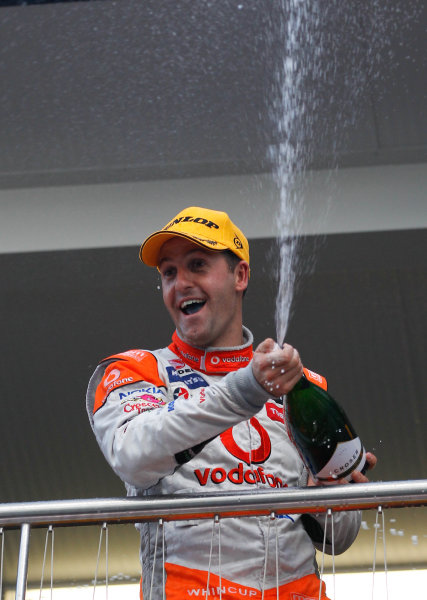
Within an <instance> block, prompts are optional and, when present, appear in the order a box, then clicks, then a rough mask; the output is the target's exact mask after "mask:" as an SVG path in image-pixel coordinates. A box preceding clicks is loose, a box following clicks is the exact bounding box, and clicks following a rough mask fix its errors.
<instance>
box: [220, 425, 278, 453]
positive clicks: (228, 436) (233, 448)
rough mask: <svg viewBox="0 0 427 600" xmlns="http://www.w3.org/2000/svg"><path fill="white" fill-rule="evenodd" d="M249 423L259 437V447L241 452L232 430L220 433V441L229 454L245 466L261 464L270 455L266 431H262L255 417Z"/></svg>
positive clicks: (241, 449) (269, 444) (269, 442)
mask: <svg viewBox="0 0 427 600" xmlns="http://www.w3.org/2000/svg"><path fill="white" fill-rule="evenodd" d="M249 423H250V425H251V427H253V428H254V429H255V430H256V431H257V432H258V434H259V436H260V445H259V446H258V448H255V449H251V450H243V448H241V447H240V446H239V445H238V444H237V442H236V440H235V439H234V437H233V428H231V429H227V431H224V433H221V435H220V439H221V442H222V443H223V444H224V446H225V447H226V448H227V450H228V451H229V452H230V454H232V455H233V456H235V457H236V458H238V459H239V460H242V461H244V462H245V463H246V464H247V465H251V464H254V463H262V462H264V461H266V460H267V458H268V457H269V456H270V453H271V440H270V436H269V435H268V431H267V430H266V429H264V427H263V426H262V425H261V423H260V422H259V421H258V419H257V418H256V417H252V418H251V420H250V421H249Z"/></svg>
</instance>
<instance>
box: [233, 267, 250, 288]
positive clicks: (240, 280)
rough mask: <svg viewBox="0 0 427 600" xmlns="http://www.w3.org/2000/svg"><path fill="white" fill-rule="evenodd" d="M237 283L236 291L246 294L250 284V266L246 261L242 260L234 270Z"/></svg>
mask: <svg viewBox="0 0 427 600" xmlns="http://www.w3.org/2000/svg"><path fill="white" fill-rule="evenodd" d="M234 276H235V281H236V290H237V291H238V292H244V291H245V290H246V288H247V287H248V284H249V265H248V263H247V262H246V261H245V260H241V261H240V262H239V264H237V265H236V268H235V269H234Z"/></svg>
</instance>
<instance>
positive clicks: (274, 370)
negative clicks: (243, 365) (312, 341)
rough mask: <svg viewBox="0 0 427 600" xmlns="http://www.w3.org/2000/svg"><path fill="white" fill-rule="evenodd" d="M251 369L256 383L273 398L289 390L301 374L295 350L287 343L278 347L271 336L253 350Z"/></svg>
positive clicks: (298, 358) (301, 369) (300, 364)
mask: <svg viewBox="0 0 427 600" xmlns="http://www.w3.org/2000/svg"><path fill="white" fill-rule="evenodd" d="M252 371H253V374H254V376H255V379H256V380H257V381H258V383H259V384H260V385H261V386H262V387H263V388H264V389H265V390H266V391H267V392H270V393H271V395H272V396H273V397H275V398H278V397H279V396H283V395H285V394H287V393H288V392H290V391H291V389H292V388H293V387H294V386H295V384H296V383H297V382H298V381H299V380H300V379H301V377H302V375H303V368H302V363H301V359H300V356H299V354H298V352H297V350H295V348H293V347H292V346H290V345H289V344H283V347H282V348H280V346H279V345H278V344H277V343H276V342H275V341H274V340H273V339H271V338H268V339H266V340H264V341H263V342H261V344H260V345H259V346H258V347H257V349H256V350H255V352H254V356H253V360H252Z"/></svg>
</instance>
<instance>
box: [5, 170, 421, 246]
mask: <svg viewBox="0 0 427 600" xmlns="http://www.w3.org/2000/svg"><path fill="white" fill-rule="evenodd" d="M426 167H427V165H426V164H413V165H393V166H384V167H367V168H352V169H341V170H338V171H336V172H333V173H331V172H326V171H316V172H311V173H308V174H307V175H306V176H305V178H304V182H305V185H304V189H305V192H304V193H302V194H301V195H302V196H303V195H304V204H305V217H304V225H303V229H302V231H301V233H307V234H314V233H339V232H352V231H377V230H378V231H380V230H393V229H413V228H425V227H427V168H426ZM278 198H279V195H278V191H277V188H276V186H275V185H274V183H273V180H272V177H271V176H270V175H252V176H233V177H213V178H205V179H202V178H201V179H180V180H162V181H144V182H136V183H118V184H108V185H103V184H100V185H82V186H72V187H71V186H70V187H47V188H31V189H10V190H0V252H2V253H6V252H31V251H37V250H58V249H60V250H62V249H75V248H96V247H108V246H129V245H136V244H139V243H140V242H141V241H142V240H143V239H144V238H145V237H146V235H148V234H150V233H152V231H154V230H155V229H158V228H160V227H162V226H163V225H164V224H165V223H166V222H167V221H168V220H170V219H171V218H172V217H173V216H174V215H175V214H176V213H177V212H179V211H180V210H181V209H182V208H184V207H185V206H191V205H195V206H197V205H199V206H200V205H201V206H209V207H211V208H216V209H219V210H226V211H227V212H229V214H230V215H231V217H232V219H234V220H235V221H236V222H237V224H238V225H239V226H240V228H241V229H242V230H243V231H244V232H245V233H246V234H247V236H248V237H249V238H260V237H272V236H275V235H276V231H277V230H276V215H277V208H278V202H279V200H278Z"/></svg>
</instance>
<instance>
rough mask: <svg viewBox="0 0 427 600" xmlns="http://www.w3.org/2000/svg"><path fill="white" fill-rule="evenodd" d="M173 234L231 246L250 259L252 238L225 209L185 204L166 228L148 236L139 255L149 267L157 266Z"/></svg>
mask: <svg viewBox="0 0 427 600" xmlns="http://www.w3.org/2000/svg"><path fill="white" fill-rule="evenodd" d="M173 237H183V238H186V239H188V240H190V241H192V242H194V243H195V244H199V246H204V247H205V248H209V250H218V251H224V250H231V252H233V253H234V254H236V256H238V257H239V258H241V259H242V260H246V261H247V262H248V263H249V244H248V240H247V239H246V237H245V236H244V235H243V233H242V232H241V231H240V229H239V228H238V227H236V225H234V223H233V222H232V221H231V219H230V217H229V216H228V215H227V213H225V212H221V211H218V210H210V209H209V208H200V207H198V206H190V207H189V208H185V209H184V210H182V211H181V212H180V213H178V214H177V215H176V217H175V218H174V219H172V221H170V222H169V223H168V224H167V225H165V227H163V229H160V230H159V231H155V232H154V233H152V234H151V235H150V236H148V238H147V239H146V240H145V242H144V243H143V244H142V246H141V249H140V251H139V258H140V259H141V260H142V262H144V263H145V264H146V265H148V266H149V267H156V266H157V265H158V256H159V251H160V248H161V247H162V246H163V244H164V243H165V242H167V241H168V240H169V239H171V238H173Z"/></svg>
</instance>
